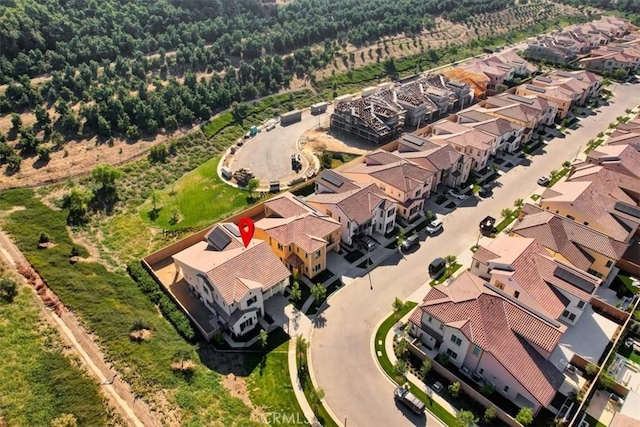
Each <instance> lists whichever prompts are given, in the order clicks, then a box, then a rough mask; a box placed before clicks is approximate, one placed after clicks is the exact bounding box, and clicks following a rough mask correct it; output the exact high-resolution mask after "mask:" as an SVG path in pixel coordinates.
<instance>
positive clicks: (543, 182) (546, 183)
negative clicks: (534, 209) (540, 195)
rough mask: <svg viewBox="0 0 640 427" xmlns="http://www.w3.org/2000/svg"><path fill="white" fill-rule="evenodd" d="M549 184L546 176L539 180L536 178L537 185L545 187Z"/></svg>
mask: <svg viewBox="0 0 640 427" xmlns="http://www.w3.org/2000/svg"><path fill="white" fill-rule="evenodd" d="M549 182H550V180H549V178H547V177H546V176H541V177H540V178H538V185H541V186H542V187H546V186H547V185H548V184H549Z"/></svg>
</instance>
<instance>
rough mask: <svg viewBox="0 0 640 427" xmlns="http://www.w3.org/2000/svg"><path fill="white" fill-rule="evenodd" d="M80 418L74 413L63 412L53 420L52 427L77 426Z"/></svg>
mask: <svg viewBox="0 0 640 427" xmlns="http://www.w3.org/2000/svg"><path fill="white" fill-rule="evenodd" d="M77 425H78V420H77V418H76V416H75V415H73V414H62V415H60V416H59V417H58V418H54V419H53V420H51V427H76V426H77Z"/></svg>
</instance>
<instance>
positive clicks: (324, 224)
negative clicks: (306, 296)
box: [255, 193, 342, 279]
mask: <svg viewBox="0 0 640 427" xmlns="http://www.w3.org/2000/svg"><path fill="white" fill-rule="evenodd" d="M264 206H265V218H262V219H260V220H258V221H256V222H255V238H256V239H260V240H263V241H264V242H266V243H267V245H268V246H269V247H270V248H271V250H272V251H273V253H274V254H275V255H276V256H277V257H278V258H279V259H280V261H281V262H282V263H284V265H285V266H286V268H287V269H288V270H289V271H290V272H292V273H300V274H304V275H305V276H306V277H308V278H309V279H313V278H314V277H315V276H317V275H318V274H319V273H321V272H322V271H324V270H326V268H327V253H328V252H329V251H338V250H339V248H340V234H341V229H342V226H341V224H340V223H339V222H338V221H336V220H335V219H333V218H331V217H330V216H329V215H327V214H326V213H323V212H321V211H319V210H317V209H315V208H314V207H313V206H311V205H309V204H308V203H307V202H305V201H303V200H302V199H300V198H298V197H296V196H294V195H293V194H291V193H283V194H282V195H280V196H277V197H275V198H273V199H271V200H268V201H267V202H265V203H264Z"/></svg>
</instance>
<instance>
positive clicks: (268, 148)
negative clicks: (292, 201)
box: [231, 106, 332, 184]
mask: <svg viewBox="0 0 640 427" xmlns="http://www.w3.org/2000/svg"><path fill="white" fill-rule="evenodd" d="M331 110H332V106H329V110H327V112H326V113H324V114H320V115H319V116H312V115H311V113H310V112H309V109H305V110H304V111H303V112H302V121H300V122H298V123H293V124H290V125H288V126H281V125H280V124H279V123H278V124H277V125H276V127H275V129H273V130H271V131H269V132H267V131H266V129H262V131H261V132H260V133H259V134H257V135H256V136H254V137H253V138H251V139H248V140H246V141H245V143H244V146H243V147H242V148H240V150H239V151H238V152H237V153H236V154H235V155H234V157H233V160H232V161H231V170H234V171H235V170H237V169H240V168H248V169H251V171H252V172H253V173H254V174H255V176H256V177H257V178H258V179H260V181H262V182H263V183H265V184H266V183H268V182H270V181H281V182H282V183H285V184H286V183H287V182H288V181H289V180H291V179H293V178H296V177H297V176H300V175H301V174H302V173H304V172H305V171H306V170H307V164H308V162H307V159H306V158H305V157H304V156H301V161H302V170H301V171H300V174H296V173H295V172H294V171H293V169H291V155H292V154H295V153H299V152H298V147H297V146H296V142H297V141H298V138H299V137H300V135H302V134H303V133H304V132H306V131H307V130H309V129H311V128H313V127H314V126H316V125H317V124H318V120H321V121H323V122H325V121H327V120H328V118H329V115H330V114H331ZM312 167H313V165H312Z"/></svg>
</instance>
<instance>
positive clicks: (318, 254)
mask: <svg viewBox="0 0 640 427" xmlns="http://www.w3.org/2000/svg"><path fill="white" fill-rule="evenodd" d="M320 255H322V251H321V250H320V249H318V250H317V251H316V258H319V257H320Z"/></svg>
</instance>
